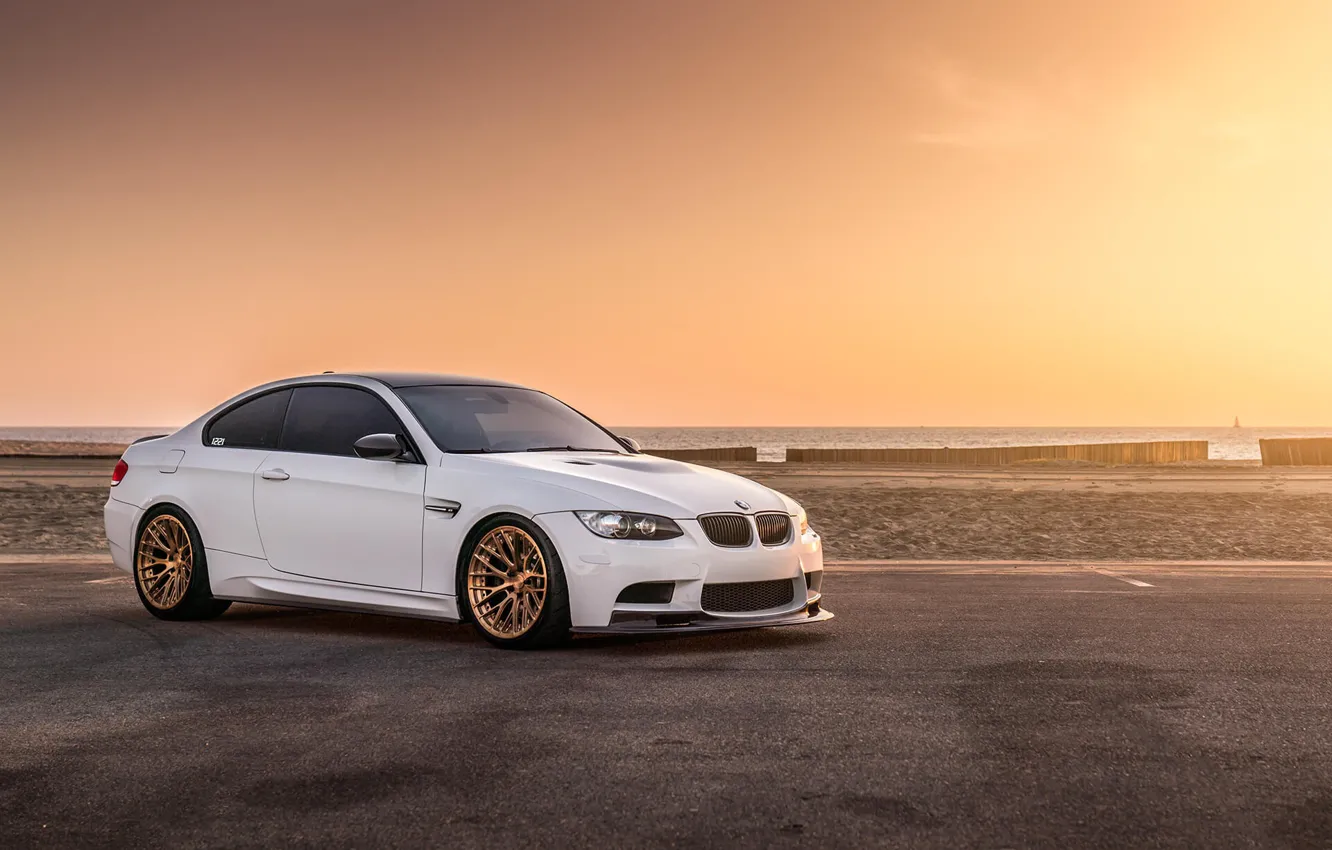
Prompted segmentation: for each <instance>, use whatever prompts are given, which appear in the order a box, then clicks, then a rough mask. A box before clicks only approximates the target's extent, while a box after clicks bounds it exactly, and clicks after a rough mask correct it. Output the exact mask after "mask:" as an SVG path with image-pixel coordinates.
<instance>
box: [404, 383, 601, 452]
mask: <svg viewBox="0 0 1332 850" xmlns="http://www.w3.org/2000/svg"><path fill="white" fill-rule="evenodd" d="M397 394H398V397H399V398H401V399H402V400H403V402H404V403H405V404H406V405H407V406H408V407H409V408H411V411H412V413H414V414H415V415H416V418H417V419H418V420H420V422H421V426H422V427H424V428H425V430H426V433H428V434H429V435H430V439H432V440H434V442H435V445H437V446H439V447H440V449H442V450H443V451H446V452H460V453H489V452H525V451H557V450H561V449H572V450H580V451H604V452H615V453H617V454H619V453H626V450H625V447H624V446H623V445H622V444H621V443H620V442H619V440H617V439H615V438H614V437H613V436H611V435H610V434H609V433H607V432H606V431H605V430H604V429H603V428H602V427H601V426H600V425H597V424H596V423H595V422H593V421H592V420H590V419H588V418H587V417H586V416H584V415H583V414H581V413H579V412H578V411H576V410H574V409H573V408H571V407H569V406H568V405H566V404H564V403H563V402H560V401H557V400H556V399H554V398H552V397H550V396H548V395H546V394H545V393H542V392H537V391H536V390H527V389H521V388H517V387H478V386H424V387H403V388H400V389H398V390H397Z"/></svg>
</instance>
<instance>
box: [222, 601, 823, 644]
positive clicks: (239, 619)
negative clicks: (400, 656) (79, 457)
mask: <svg viewBox="0 0 1332 850" xmlns="http://www.w3.org/2000/svg"><path fill="white" fill-rule="evenodd" d="M212 623H213V624H214V625H216V626H223V627H225V626H241V625H256V626H262V627H263V629H264V630H265V631H273V630H278V631H283V632H288V633H298V634H303V635H325V636H342V637H358V638H379V639H383V638H390V639H394V640H411V641H423V642H432V643H445V644H455V645H458V646H476V647H487V648H488V645H487V644H486V642H485V641H484V640H483V639H482V638H481V636H480V635H478V634H477V633H476V631H475V630H474V629H473V628H472V626H471V625H469V624H466V623H447V622H441V621H438V620H420V619H413V618H410V617H394V616H390V615H386V614H358V613H350V612H341V611H327V610H319V609H313V608H283V607H279V606H268V605H237V606H233V608H232V610H230V611H228V612H227V613H226V614H224V615H223V616H222V617H220V618H218V619H217V620H214V621H212ZM833 639H834V635H833V634H832V633H831V632H830V631H828V630H827V629H821V628H810V627H804V628H801V627H799V626H796V627H792V626H779V627H771V628H757V629H736V630H732V631H717V632H703V633H697V632H696V633H687V632H661V633H646V634H625V635H575V636H574V638H573V640H571V641H569V642H568V643H567V644H564V645H562V646H558V647H552V648H550V649H548V650H544V652H546V653H560V654H565V653H578V654H583V653H591V654H594V655H603V654H610V655H616V654H634V655H651V654H669V653H681V652H686V653H704V654H706V653H710V652H735V651H736V650H751V649H765V650H781V649H788V648H789V649H800V648H803V647H808V646H815V645H818V644H821V643H824V642H826V641H829V640H833Z"/></svg>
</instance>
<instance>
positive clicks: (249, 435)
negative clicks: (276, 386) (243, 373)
mask: <svg viewBox="0 0 1332 850" xmlns="http://www.w3.org/2000/svg"><path fill="white" fill-rule="evenodd" d="M290 398H291V390H278V391H277V392H275V393H269V394H268V395H261V396H259V397H258V398H256V399H252V400H250V401H247V402H245V403H244V404H241V405H239V406H238V407H233V408H232V409H231V410H228V411H227V412H226V413H224V414H222V415H221V416H219V417H218V418H216V419H214V420H213V424H212V425H209V426H208V431H207V432H205V433H204V445H206V446H222V447H224V448H231V449H275V448H277V444H278V435H279V434H281V433H282V416H283V414H284V413H286V412H287V400H288V399H290Z"/></svg>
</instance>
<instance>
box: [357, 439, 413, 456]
mask: <svg viewBox="0 0 1332 850" xmlns="http://www.w3.org/2000/svg"><path fill="white" fill-rule="evenodd" d="M352 448H354V449H355V450H356V456H357V457H363V458H365V459H366V460H402V459H403V458H404V457H406V456H407V454H408V451H407V443H406V441H405V440H403V438H402V437H400V436H398V435H397V434H366V435H365V436H364V437H362V438H361V439H359V440H357V441H356V442H355V443H353V444H352Z"/></svg>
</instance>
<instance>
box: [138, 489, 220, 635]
mask: <svg viewBox="0 0 1332 850" xmlns="http://www.w3.org/2000/svg"><path fill="white" fill-rule="evenodd" d="M134 589H135V590H137V591H138V593H139V601H140V602H142V603H143V607H144V608H146V609H148V613H149V614H152V615H153V616H154V617H157V618H158V619H159V620H210V619H212V618H213V617H216V616H218V615H219V614H221V613H222V612H223V611H225V610H227V609H228V608H230V607H231V602H229V601H227V600H225V599H214V598H213V592H212V588H211V587H209V584H208V560H207V556H206V555H205V554H204V547H203V541H202V540H201V539H200V538H199V529H197V528H195V526H194V521H193V520H191V519H190V517H189V515H188V514H186V513H185V512H184V511H182V510H181V509H180V508H177V507H176V506H174V505H160V506H158V507H156V508H153V509H152V510H150V511H148V513H147V514H145V515H144V518H143V521H142V522H140V523H139V533H138V535H137V537H136V538H135V541H134Z"/></svg>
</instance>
